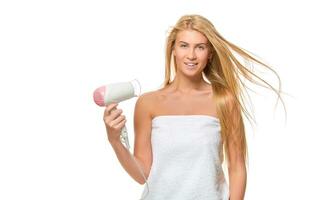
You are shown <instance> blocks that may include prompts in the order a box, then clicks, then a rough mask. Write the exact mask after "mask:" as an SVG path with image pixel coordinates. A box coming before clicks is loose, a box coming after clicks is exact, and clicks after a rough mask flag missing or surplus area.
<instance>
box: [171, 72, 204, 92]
mask: <svg viewBox="0 0 312 200" xmlns="http://www.w3.org/2000/svg"><path fill="white" fill-rule="evenodd" d="M206 84H207V83H206V82H205V80H204V79H203V77H200V78H192V79H190V78H186V77H181V76H176V77H175V78H174V80H173V82H172V83H171V84H170V85H171V86H170V87H171V88H172V89H173V90H174V91H176V92H178V93H181V94H192V93H193V92H196V91H197V92H198V90H200V89H202V88H203V86H205V85H206Z"/></svg>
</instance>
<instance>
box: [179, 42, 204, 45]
mask: <svg viewBox="0 0 312 200" xmlns="http://www.w3.org/2000/svg"><path fill="white" fill-rule="evenodd" d="M179 42H180V43H181V42H182V43H185V44H189V43H187V42H184V41H179ZM201 44H204V45H208V43H204V42H201V43H197V44H196V45H201Z"/></svg>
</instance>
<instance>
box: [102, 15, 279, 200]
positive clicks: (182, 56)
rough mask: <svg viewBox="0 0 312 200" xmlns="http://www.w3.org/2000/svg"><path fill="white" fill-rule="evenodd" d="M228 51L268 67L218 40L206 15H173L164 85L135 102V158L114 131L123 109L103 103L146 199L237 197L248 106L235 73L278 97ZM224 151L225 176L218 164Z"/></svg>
mask: <svg viewBox="0 0 312 200" xmlns="http://www.w3.org/2000/svg"><path fill="white" fill-rule="evenodd" d="M233 52H235V53H236V54H238V55H239V56H241V57H242V58H244V59H245V60H247V61H252V62H256V63H258V64H260V65H262V66H264V67H266V68H267V69H269V70H271V71H272V72H274V73H275V71H274V70H273V69H272V68H270V67H269V66H267V65H266V64H264V63H262V62H260V61H259V60H257V59H256V58H255V57H254V56H252V55H250V54H248V53H246V52H245V51H243V50H242V49H241V48H239V47H237V46H236V45H234V44H232V43H230V42H228V41H227V40H225V39H224V38H223V37H222V36H221V35H220V34H219V33H218V32H217V30H216V29H215V27H214V26H213V24H212V23H211V22H210V21H208V20H207V19H206V18H204V17H202V16H200V15H185V16H182V17H181V18H180V19H179V20H178V22H177V23H176V25H175V26H174V27H173V29H172V30H171V32H170V34H169V36H168V38H167V48H166V73H165V81H164V84H163V87H162V88H161V89H159V90H157V91H152V92H147V93H145V94H143V95H141V96H140V97H139V98H138V100H137V102H136V105H135V111H134V129H135V141H134V143H135V144H134V158H135V160H133V159H132V158H131V155H130V153H129V152H128V151H127V149H126V148H125V147H124V146H123V145H122V144H121V142H120V139H119V135H120V130H121V128H122V127H123V126H124V125H125V123H126V119H125V116H124V115H122V110H121V109H117V105H118V104H111V105H109V106H108V107H107V108H106V110H105V112H104V122H105V126H106V130H107V134H108V139H109V141H110V143H111V145H112V147H113V149H114V151H115V153H116V155H117V157H118V159H119V161H120V163H121V164H122V166H123V167H124V169H125V170H126V171H127V172H128V174H129V175H130V176H131V177H132V178H133V179H134V180H136V181H137V182H138V183H140V184H144V183H145V182H147V183H148V185H149V192H148V194H146V188H145V190H144V191H143V194H142V196H146V195H147V196H146V198H145V199H149V200H164V199H168V200H193V199H194V200H195V199H196V200H214V199H216V200H217V199H218V200H219V199H222V200H225V199H231V200H242V199H244V195H245V190H246V182H247V173H246V165H247V144H246V137H245V130H244V122H243V116H242V113H245V114H246V116H247V115H248V112H247V111H246V109H245V106H244V103H243V98H242V97H243V89H246V88H245V85H244V83H243V81H242V79H241V76H242V77H243V78H246V79H248V80H249V81H251V82H253V83H256V84H259V82H256V81H255V79H254V78H257V79H258V80H261V81H262V83H264V84H266V85H267V86H269V87H270V88H271V89H272V90H273V91H274V92H276V94H277V95H278V97H279V98H280V93H281V91H280V90H277V89H275V88H274V87H272V86H271V85H270V84H268V83H267V82H266V81H264V80H263V79H261V78H260V77H259V76H257V75H256V74H254V73H253V72H252V71H251V70H249V69H248V68H246V66H244V65H242V64H241V63H240V62H239V61H238V60H237V58H236V57H235V56H234V54H233ZM172 70H174V71H172ZM275 74H276V73H275ZM171 76H173V80H171ZM276 76H277V77H278V75H277V74H276ZM278 78H279V77H278ZM206 80H208V81H206ZM262 86H263V85H262ZM224 152H225V153H224ZM224 156H225V158H226V164H227V166H228V175H229V183H227V182H226V179H225V177H224V173H223V171H222V163H223V157H224ZM135 161H136V162H135ZM137 163H138V164H139V165H140V166H141V167H142V169H143V172H144V175H145V177H148V179H147V181H145V179H144V177H143V176H142V174H141V172H140V171H139V169H138V168H137V165H136V164H137Z"/></svg>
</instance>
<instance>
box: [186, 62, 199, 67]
mask: <svg viewBox="0 0 312 200" xmlns="http://www.w3.org/2000/svg"><path fill="white" fill-rule="evenodd" d="M184 64H185V65H187V66H189V67H195V66H197V64H198V63H186V62H185V63H184Z"/></svg>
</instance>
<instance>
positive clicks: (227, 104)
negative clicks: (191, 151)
mask: <svg viewBox="0 0 312 200" xmlns="http://www.w3.org/2000/svg"><path fill="white" fill-rule="evenodd" d="M183 30H196V31H199V32H201V33H202V34H204V35H205V36H206V38H207V39H208V41H209V43H210V46H211V47H210V48H212V49H211V51H212V54H213V56H212V59H211V60H210V62H207V65H206V67H205V68H204V70H203V77H205V78H207V79H208V80H209V82H210V83H211V85H212V89H213V99H214V101H215V102H216V107H217V115H218V118H219V120H220V125H221V138H222V148H223V149H224V151H225V155H224V156H225V158H226V162H227V164H229V159H231V160H236V159H243V160H244V162H245V164H247V165H248V148H247V142H246V135H245V127H244V123H243V116H242V114H245V116H246V117H247V118H248V120H250V118H249V117H251V115H250V113H249V112H248V111H247V109H246V105H245V101H244V91H243V89H244V90H246V89H247V86H246V85H245V84H244V82H243V80H242V78H245V79H247V80H249V81H250V82H252V83H254V84H257V85H260V86H263V87H265V88H270V89H272V90H273V91H274V92H275V93H276V94H277V96H278V99H280V100H281V101H282V103H283V105H284V102H283V100H282V98H281V95H280V94H281V81H280V77H279V76H278V74H277V73H276V71H275V70H273V69H272V68H271V67H270V66H268V65H267V64H265V63H263V62H261V61H260V60H259V59H256V57H255V56H254V55H253V54H251V53H249V52H247V51H246V50H243V49H242V48H240V47H238V46H236V45H234V44H233V43H231V42H229V41H227V40H226V39H224V38H223V37H222V36H221V35H220V34H219V33H218V31H217V30H216V29H215V27H214V25H213V24H212V23H211V22H210V21H209V20H207V19H206V18H204V17H202V16H200V15H184V16H182V17H181V18H180V19H179V20H178V22H177V23H176V25H175V26H174V27H172V29H171V30H170V32H169V35H168V36H167V41H166V60H165V67H166V69H165V80H164V83H163V84H162V87H166V86H168V85H169V84H170V83H171V82H172V80H171V76H172V74H174V73H176V70H177V68H176V62H175V59H174V56H173V54H172V50H173V48H174V45H175V40H176V37H177V33H178V32H179V31H183ZM234 53H236V54H237V55H239V56H241V58H243V59H244V60H245V61H249V62H253V63H256V64H259V65H260V66H263V67H265V68H266V69H268V70H270V71H272V72H273V73H274V74H275V75H276V76H277V78H278V81H279V85H278V89H276V88H274V87H273V86H272V85H270V84H269V83H268V82H266V81H265V80H263V79H262V78H261V77H259V76H258V75H256V74H255V73H253V72H252V70H251V69H248V66H247V65H246V64H245V65H246V66H244V65H243V64H241V62H240V61H239V60H238V59H237V57H235V56H234ZM172 62H173V63H174V69H172V68H173V67H172ZM241 76H242V77H241ZM256 79H257V80H258V81H256ZM259 80H260V82H259ZM267 86H268V87H267ZM278 99H277V100H278ZM284 108H285V105H284ZM251 118H252V117H251ZM252 119H253V118H252ZM230 145H233V146H232V147H234V149H235V155H238V157H236V156H235V158H234V157H232V158H230V156H231V155H232V154H230V152H229V146H230ZM228 167H230V166H228Z"/></svg>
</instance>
